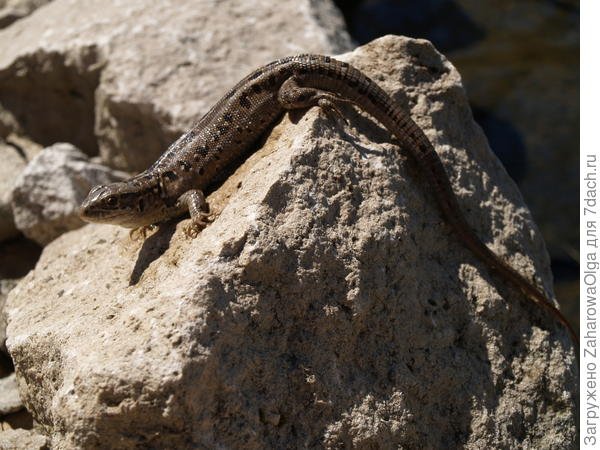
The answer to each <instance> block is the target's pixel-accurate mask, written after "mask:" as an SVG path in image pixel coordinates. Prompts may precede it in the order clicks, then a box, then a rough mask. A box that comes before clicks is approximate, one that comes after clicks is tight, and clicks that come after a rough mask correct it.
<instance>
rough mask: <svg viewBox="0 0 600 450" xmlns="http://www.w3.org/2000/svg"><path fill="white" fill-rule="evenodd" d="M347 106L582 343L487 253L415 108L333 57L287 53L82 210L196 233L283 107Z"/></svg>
mask: <svg viewBox="0 0 600 450" xmlns="http://www.w3.org/2000/svg"><path fill="white" fill-rule="evenodd" d="M341 103H349V104H352V105H354V106H356V107H358V108H359V109H361V110H363V111H365V112H366V113H368V114H369V115H370V116H372V117H373V118H375V119H376V120H377V121H378V122H380V123H381V124H382V125H383V126H384V127H385V128H386V129H387V130H388V132H390V133H391V135H392V137H394V138H395V139H396V140H397V141H398V143H399V144H400V147H401V148H402V149H405V151H407V152H408V154H409V155H410V156H411V157H412V158H413V160H414V161H415V162H416V166H417V167H418V169H419V170H420V172H422V174H423V176H424V178H425V179H426V180H427V182H428V183H429V187H430V190H431V191H432V193H433V196H434V197H435V200H436V202H437V205H438V207H439V209H440V211H441V213H442V216H443V218H444V219H445V221H446V222H447V223H448V224H449V226H450V227H451V228H452V230H453V231H454V234H455V235H456V236H457V237H458V238H459V240H460V241H462V243H463V244H464V245H465V246H466V247H467V248H468V249H469V250H470V251H471V252H473V254H474V255H475V256H476V257H478V258H479V259H480V260H481V261H482V262H483V263H484V264H485V265H486V266H487V267H488V269H489V270H491V271H492V272H495V273H496V274H498V275H499V276H500V277H502V278H503V279H504V280H505V281H507V282H508V283H510V284H511V285H513V287H515V288H517V289H518V290H519V291H521V293H522V294H524V296H525V297H526V298H527V299H529V301H531V302H533V303H534V304H536V305H537V306H538V307H540V308H541V309H544V310H546V311H547V312H548V313H550V314H551V315H552V316H554V318H555V319H556V320H557V321H558V322H559V323H561V324H562V325H563V326H564V327H565V328H566V329H567V330H568V332H569V334H570V336H571V338H572V340H573V342H574V343H576V344H578V338H577V334H576V333H575V330H574V329H573V328H572V327H571V325H570V324H569V322H568V320H567V319H566V317H565V316H564V315H563V314H562V313H561V312H560V311H559V310H558V309H557V308H556V307H555V306H554V305H553V304H552V302H551V301H550V299H549V298H548V297H547V296H546V295H545V294H544V293H543V292H542V291H541V290H540V289H539V288H537V287H536V286H535V285H534V284H533V282H531V281H529V280H528V279H527V278H525V277H524V276H523V275H521V274H520V273H519V272H518V271H516V270H515V269H513V268H512V267H511V266H510V265H509V264H507V263H506V262H504V260H502V259H501V258H500V257H499V256H498V255H497V254H496V253H494V252H493V251H492V250H490V249H489V248H488V246H487V245H486V244H484V243H483V241H482V240H481V239H480V238H479V237H478V236H477V234H476V233H475V232H474V231H473V229H472V228H471V227H470V225H469V224H468V222H467V221H466V219H465V216H464V215H463V213H462V212H461V209H460V207H459V203H458V200H457V198H456V196H455V194H454V191H453V189H452V186H451V183H450V180H449V178H448V175H447V173H446V170H445V169H444V165H443V163H442V161H441V159H440V157H439V155H438V154H437V152H436V151H435V148H434V146H433V144H432V143H431V141H430V140H429V139H428V138H427V136H426V135H425V133H424V131H423V130H422V129H421V128H420V127H419V126H418V125H417V124H416V122H415V121H414V120H413V119H412V118H411V117H410V114H409V113H407V112H405V111H404V110H403V109H402V108H401V107H400V106H399V105H398V103H397V102H395V101H394V100H393V99H392V98H391V97H390V96H389V95H388V94H387V93H386V92H385V91H384V90H383V89H382V88H381V87H380V86H379V85H377V84H376V83H375V82H374V81H373V80H371V79H370V78H369V77H368V76H367V75H365V74H364V73H363V72H361V71H359V70H358V69H356V68H355V67H353V66H351V65H350V64H348V63H346V62H342V61H338V60H336V59H334V58H332V57H330V56H323V55H311V54H302V55H297V56H290V57H286V58H282V59H278V60H276V61H273V62H271V63H269V64H267V65H265V66H263V67H260V68H258V69H256V70H255V71H253V72H252V73H250V74H249V75H248V76H246V77H245V78H243V79H242V80H241V81H240V82H239V83H237V84H236V85H235V86H234V87H233V88H232V89H230V90H229V91H228V92H227V93H226V94H225V96H224V97H223V98H222V99H221V100H219V101H218V102H217V103H216V104H215V105H214V106H213V107H212V108H211V109H210V110H209V111H208V112H207V113H206V114H205V115H204V116H203V117H202V118H201V119H200V120H199V121H198V122H197V123H196V124H195V125H194V126H193V127H192V128H191V129H190V130H189V131H187V132H186V133H184V134H183V135H182V136H181V137H180V138H179V139H177V140H176V141H175V142H174V143H172V144H171V145H170V146H169V148H168V149H167V150H166V151H165V152H164V153H163V154H162V155H161V156H160V157H159V158H158V159H157V160H156V162H155V163H154V164H152V165H151V166H150V167H149V168H148V169H147V170H145V171H144V172H142V173H140V174H138V175H136V176H134V177H132V178H130V179H128V180H125V181H121V182H116V183H112V184H108V185H100V186H96V187H94V188H92V189H91V191H90V192H89V194H88V196H87V198H86V199H85V200H84V201H83V203H82V204H81V206H80V208H79V215H80V217H81V218H82V219H83V220H85V221H88V222H101V223H111V224H116V225H121V226H124V227H127V228H132V229H141V230H145V229H147V227H149V226H153V225H155V224H158V223H160V222H163V221H166V220H169V219H172V218H176V217H179V216H182V215H184V214H185V213H187V212H189V214H190V217H191V221H190V223H189V225H188V226H186V228H185V231H186V234H188V235H189V236H191V237H194V236H196V235H197V233H198V232H199V231H201V230H202V229H203V228H204V227H205V226H206V225H207V224H208V223H209V222H210V220H211V217H210V214H209V208H208V204H207V202H206V198H205V196H204V191H205V190H206V189H207V188H208V187H210V186H213V185H214V184H215V183H216V182H218V181H219V180H220V179H221V181H222V178H223V177H224V176H225V175H224V174H227V173H228V172H227V171H228V170H231V168H232V167H236V166H237V165H239V163H240V162H241V160H243V158H244V157H246V156H248V154H249V153H250V152H251V151H252V150H253V149H254V144H255V143H256V141H257V140H258V139H259V137H260V136H261V135H262V134H263V133H264V132H265V131H266V130H269V129H270V128H271V127H272V126H273V125H274V124H275V122H276V121H277V120H278V119H279V118H280V117H281V116H282V115H283V114H285V112H287V111H292V110H298V109H307V108H310V107H313V106H318V107H320V108H322V109H323V110H324V111H325V112H329V113H333V114H335V115H336V116H341V117H343V115H342V113H341V111H340V109H339V105H340V104H341ZM344 120H345V119H344ZM144 235H145V233H144Z"/></svg>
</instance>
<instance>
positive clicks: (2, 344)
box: [0, 280, 17, 353]
mask: <svg viewBox="0 0 600 450" xmlns="http://www.w3.org/2000/svg"><path fill="white" fill-rule="evenodd" d="M16 284H17V280H0V352H3V353H7V352H6V313H5V311H4V305H5V304H6V297H7V295H8V293H9V292H10V291H11V289H12V288H14V287H15V286H16Z"/></svg>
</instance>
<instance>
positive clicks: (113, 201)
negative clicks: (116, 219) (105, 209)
mask: <svg viewBox="0 0 600 450" xmlns="http://www.w3.org/2000/svg"><path fill="white" fill-rule="evenodd" d="M106 204H107V205H108V206H117V197H114V196H112V195H111V196H110V197H108V198H107V199H106Z"/></svg>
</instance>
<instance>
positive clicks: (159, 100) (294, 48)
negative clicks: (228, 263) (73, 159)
mask: <svg viewBox="0 0 600 450" xmlns="http://www.w3.org/2000/svg"><path fill="white" fill-rule="evenodd" d="M234 22H235V26H232V23H234ZM300 30H301V31H300ZM290 36H293V38H290ZM349 48H350V39H349V37H348V35H347V33H346V32H345V29H344V22H343V19H342V17H341V15H340V14H339V13H338V12H337V10H336V9H335V8H334V7H333V6H332V3H331V2H330V1H329V0H327V1H320V2H314V1H311V0H300V1H298V0H286V1H279V2H277V8H276V11H275V10H274V7H273V2H272V1H270V0H258V1H253V2H247V1H245V0H230V1H227V2H212V1H205V0H184V1H181V0H177V1H176V0H170V1H161V2H155V1H150V0H131V1H128V2H127V4H126V6H125V5H124V4H123V2H121V1H117V0H112V1H106V0H91V1H86V2H82V3H80V4H78V5H77V8H74V7H73V3H72V2H71V1H68V0H55V1H54V2H52V3H51V4H50V5H48V6H47V7H45V8H44V11H43V14H33V15H32V16H30V17H28V18H26V19H23V20H21V21H19V22H18V23H16V24H14V25H13V26H11V27H9V28H7V29H5V30H4V31H0V77H1V79H2V85H0V105H3V106H4V108H5V109H7V110H9V111H11V112H12V113H13V114H14V116H15V117H19V118H20V125H21V126H22V128H23V129H24V130H25V132H26V133H27V134H28V135H29V136H30V137H32V139H34V140H36V141H38V142H41V143H43V144H44V145H50V144H53V143H54V142H59V141H64V142H71V143H72V144H74V145H76V146H77V147H78V148H81V149H82V151H84V152H85V153H86V154H89V155H94V154H96V153H97V152H98V148H99V149H100V152H101V155H102V157H103V160H104V162H105V163H107V164H108V165H110V166H113V167H118V168H121V169H126V170H132V171H141V170H144V169H146V168H147V167H148V166H149V165H150V163H152V162H153V161H154V160H155V159H156V158H157V157H158V156H159V155H160V154H161V153H162V152H163V151H164V150H165V149H166V147H167V146H168V145H169V144H170V143H171V142H172V141H173V140H174V139H175V138H176V137H178V135H179V134H181V133H182V132H183V131H184V130H185V129H187V128H188V127H189V126H190V125H191V124H192V123H193V122H194V121H196V120H198V119H199V118H200V117H201V115H202V114H204V113H205V112H207V111H208V109H209V108H210V107H211V106H212V105H213V103H214V102H215V101H216V100H217V99H218V98H219V97H221V96H222V95H223V94H224V93H225V92H226V90H227V89H229V87H231V86H232V85H233V84H234V83H235V82H237V81H238V80H239V79H240V78H241V77H242V76H243V75H245V74H246V73H247V72H249V71H250V70H252V69H254V68H256V67H257V66H259V65H261V64H265V63H267V62H269V61H271V60H273V59H275V58H277V57H281V56H285V55H289V54H293V53H302V52H318V53H335V52H340V51H345V50H348V49H349ZM40 104H43V105H44V107H43V108H36V107H35V105H40ZM49 110H50V111H52V112H53V114H52V115H48V114H47V111H49ZM1 118H2V117H1V116H0V119H1ZM0 128H1V126H0Z"/></svg>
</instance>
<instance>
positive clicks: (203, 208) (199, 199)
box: [177, 189, 212, 238]
mask: <svg viewBox="0 0 600 450" xmlns="http://www.w3.org/2000/svg"><path fill="white" fill-rule="evenodd" d="M177 207H179V208H181V209H183V210H188V211H189V212H190V217H191V219H192V220H191V222H190V223H189V224H188V225H187V226H186V227H185V228H184V232H185V234H186V235H187V236H189V237H192V238H194V237H196V236H198V233H199V232H200V231H202V230H203V229H204V228H206V226H207V225H208V224H209V223H210V222H212V218H211V215H210V214H209V212H208V211H209V208H208V203H207V202H206V197H204V193H203V192H202V191H201V190H200V189H190V190H189V191H187V192H185V193H184V194H183V195H181V197H179V198H178V199H177Z"/></svg>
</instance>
